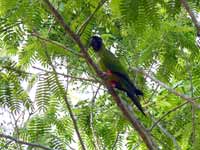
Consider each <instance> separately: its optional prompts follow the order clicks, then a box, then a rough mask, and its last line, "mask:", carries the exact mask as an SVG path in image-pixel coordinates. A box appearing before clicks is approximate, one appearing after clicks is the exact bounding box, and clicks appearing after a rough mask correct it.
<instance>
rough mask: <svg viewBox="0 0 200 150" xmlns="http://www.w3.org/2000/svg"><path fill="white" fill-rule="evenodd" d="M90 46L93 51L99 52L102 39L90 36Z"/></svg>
mask: <svg viewBox="0 0 200 150" xmlns="http://www.w3.org/2000/svg"><path fill="white" fill-rule="evenodd" d="M90 44H91V46H92V48H93V49H94V50H95V51H99V50H100V49H101V46H102V39H101V38H100V37H98V36H92V38H91V42H90Z"/></svg>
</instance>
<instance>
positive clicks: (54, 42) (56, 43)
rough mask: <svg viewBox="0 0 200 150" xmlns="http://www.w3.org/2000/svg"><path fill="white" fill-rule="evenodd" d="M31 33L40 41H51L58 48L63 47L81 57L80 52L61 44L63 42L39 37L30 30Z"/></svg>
mask: <svg viewBox="0 0 200 150" xmlns="http://www.w3.org/2000/svg"><path fill="white" fill-rule="evenodd" d="M31 35H32V36H34V37H37V38H38V39H40V40H42V41H44V42H48V43H51V44H53V45H55V46H58V47H60V48H62V49H64V50H66V51H69V52H71V53H73V54H75V55H77V56H80V57H83V56H82V55H81V54H80V53H78V52H76V51H75V50H73V49H71V48H69V47H66V46H65V45H63V44H61V43H58V42H56V41H53V40H50V39H47V38H44V37H41V36H40V35H39V34H38V33H35V32H32V33H31Z"/></svg>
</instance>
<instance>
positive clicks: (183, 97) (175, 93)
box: [133, 68, 200, 109]
mask: <svg viewBox="0 0 200 150" xmlns="http://www.w3.org/2000/svg"><path fill="white" fill-rule="evenodd" d="M133 71H136V72H138V73H142V74H143V75H145V76H147V77H149V78H150V79H151V80H152V81H154V82H156V83H157V84H159V85H160V86H161V87H163V88H165V89H167V90H168V91H169V92H170V93H173V94H174V95H176V96H178V97H180V98H182V99H184V100H186V101H188V102H190V103H191V104H193V105H195V106H196V107H197V108H199V109H200V104H198V103H196V102H195V101H194V99H193V98H191V97H188V96H187V95H184V94H181V93H178V92H177V91H175V90H174V89H172V88H171V87H169V86H168V85H166V84H165V83H163V82H161V81H159V80H158V79H156V78H155V77H154V76H153V75H150V74H148V73H146V72H145V71H144V70H142V69H138V68H134V69H133Z"/></svg>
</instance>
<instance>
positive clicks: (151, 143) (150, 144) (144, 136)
mask: <svg viewBox="0 0 200 150" xmlns="http://www.w3.org/2000/svg"><path fill="white" fill-rule="evenodd" d="M43 1H44V2H45V3H46V5H47V6H48V8H49V10H50V12H51V13H52V14H53V15H54V17H55V18H56V19H57V21H58V22H59V23H60V24H61V25H62V27H63V28H64V30H65V32H66V33H68V34H69V36H70V37H71V38H72V39H73V40H74V42H75V43H76V44H77V45H78V46H79V48H80V49H81V52H82V54H83V57H84V58H85V60H86V61H87V63H88V64H90V65H91V66H92V67H93V69H94V70H95V71H96V73H97V76H98V77H99V78H101V79H102V81H103V82H104V85H105V87H106V88H107V89H108V92H109V93H110V94H111V95H112V97H113V99H114V100H115V102H116V103H117V106H118V107H119V108H120V109H121V111H122V112H123V114H124V116H126V118H127V119H128V120H129V121H130V123H131V124H132V126H133V127H134V128H135V130H136V131H137V132H138V133H139V135H140V137H141V138H142V139H143V141H144V143H145V144H146V146H147V147H148V149H149V150H156V149H158V147H157V145H156V143H154V141H153V138H152V136H151V135H150V133H149V132H148V131H147V130H146V129H145V128H144V126H143V125H142V124H141V123H140V122H139V121H138V120H137V118H136V116H135V115H134V114H133V113H130V111H129V109H128V108H127V107H126V106H125V105H124V103H123V102H122V100H121V99H120V98H119V97H118V95H117V94H116V93H115V91H114V90H113V88H112V87H111V86H110V85H108V84H107V83H106V82H105V79H104V77H103V75H102V72H101V71H100V70H99V68H98V67H97V65H96V64H95V63H94V62H93V60H92V59H91V58H90V56H89V54H88V53H87V49H86V48H85V46H84V45H83V44H82V42H81V40H80V37H79V36H78V35H77V34H75V33H74V32H73V31H72V30H71V29H70V28H69V26H68V25H67V24H66V23H65V21H64V19H63V17H62V16H61V15H60V14H59V12H58V11H57V10H56V9H55V8H54V7H53V5H52V4H51V3H50V2H49V0H43Z"/></svg>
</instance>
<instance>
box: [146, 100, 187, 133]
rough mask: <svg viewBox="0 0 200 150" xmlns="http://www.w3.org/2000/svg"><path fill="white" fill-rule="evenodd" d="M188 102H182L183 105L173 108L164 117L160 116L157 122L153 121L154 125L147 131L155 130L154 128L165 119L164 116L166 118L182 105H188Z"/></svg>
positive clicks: (181, 105)
mask: <svg viewBox="0 0 200 150" xmlns="http://www.w3.org/2000/svg"><path fill="white" fill-rule="evenodd" d="M188 103H189V102H188V101H187V102H184V103H183V104H180V105H178V106H176V107H174V108H173V109H171V110H169V111H168V112H166V113H165V114H164V115H162V116H161V117H160V118H159V119H158V120H156V121H154V124H153V125H152V126H151V128H150V129H149V131H152V130H153V128H155V126H156V125H157V124H158V123H159V122H160V121H161V120H162V119H163V118H165V117H166V116H168V115H169V114H170V113H172V112H174V111H176V110H177V109H179V108H181V107H183V106H184V105H186V104H188Z"/></svg>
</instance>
